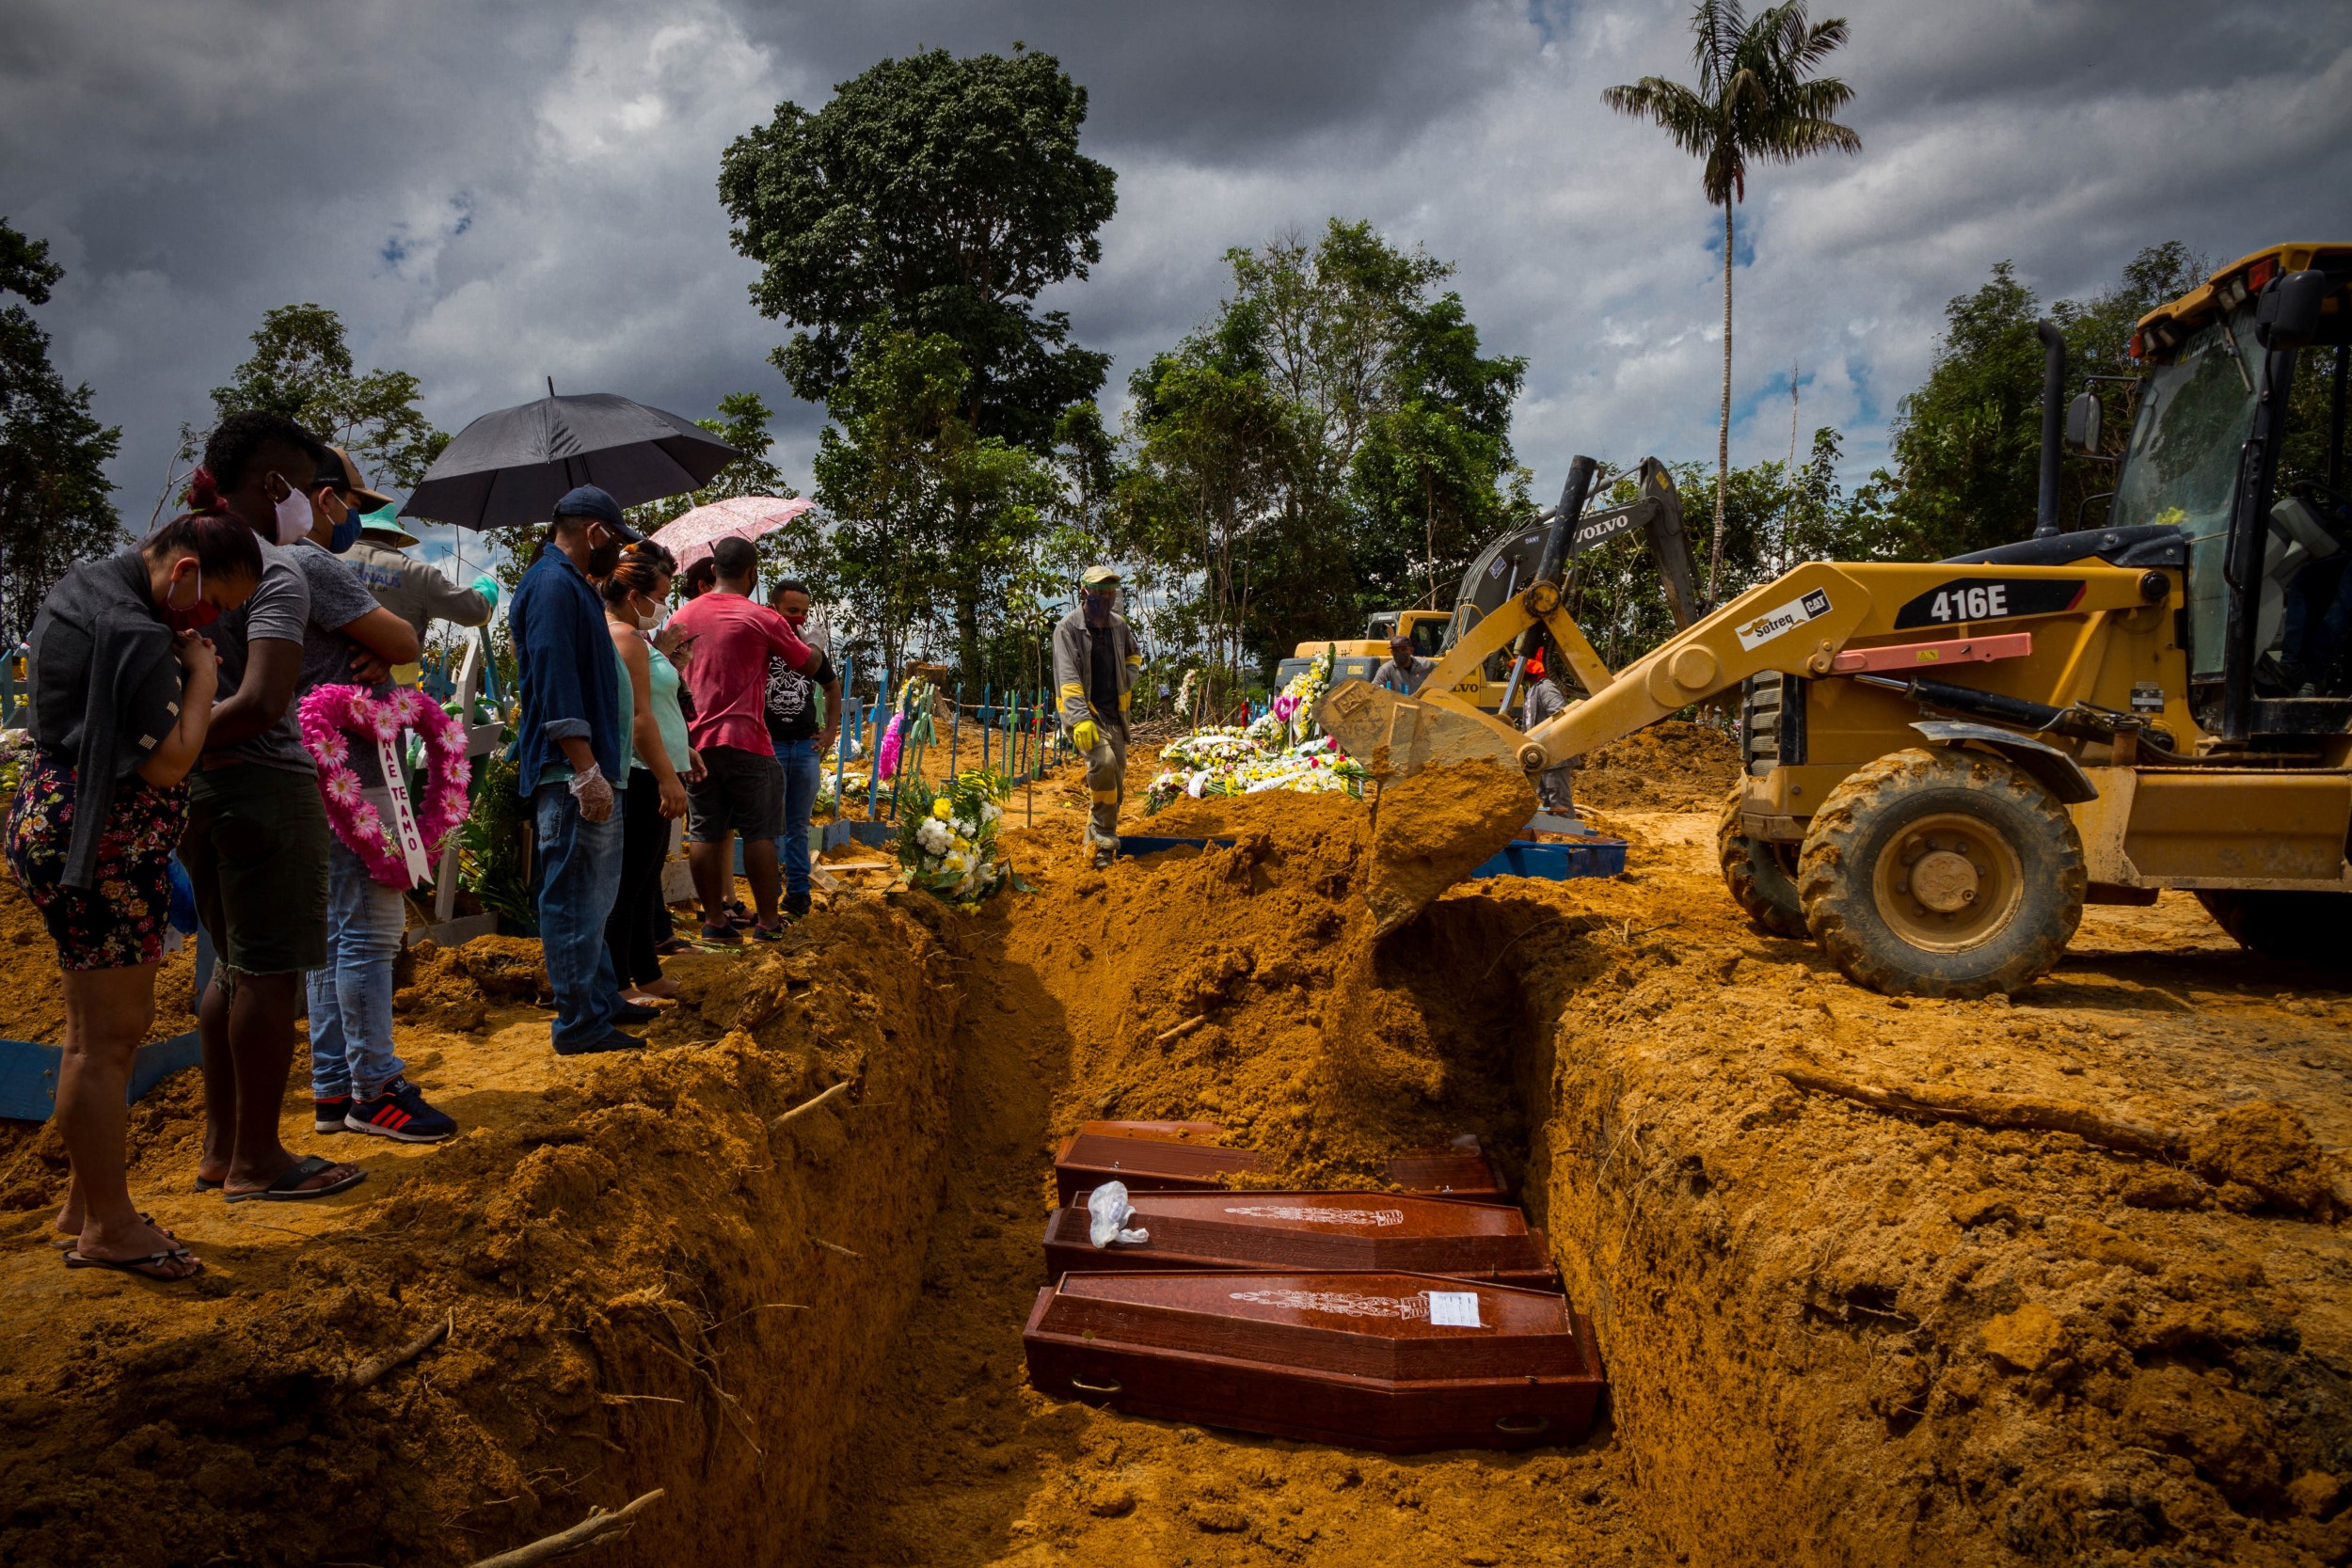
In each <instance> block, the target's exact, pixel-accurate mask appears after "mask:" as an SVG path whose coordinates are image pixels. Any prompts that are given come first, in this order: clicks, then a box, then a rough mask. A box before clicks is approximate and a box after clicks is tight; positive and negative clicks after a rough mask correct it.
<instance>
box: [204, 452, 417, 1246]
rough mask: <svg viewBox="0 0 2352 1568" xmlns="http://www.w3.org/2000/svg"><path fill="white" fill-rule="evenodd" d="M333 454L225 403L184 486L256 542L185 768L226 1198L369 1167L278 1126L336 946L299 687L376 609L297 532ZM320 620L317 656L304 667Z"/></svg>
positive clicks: (274, 1192)
mask: <svg viewBox="0 0 2352 1568" xmlns="http://www.w3.org/2000/svg"><path fill="white" fill-rule="evenodd" d="M328 461H329V458H328V454H327V451H326V447H325V445H324V444H322V443H321V442H320V441H319V439H318V437H317V436H313V435H311V434H310V432H309V431H307V430H305V429H303V428H302V426H300V425H298V424H296V423H295V422H294V420H289V419H287V418H285V417H284V416H283V415H279V414H270V413H263V412H260V411H246V412H241V413H236V414H231V415H230V416H229V417H227V418H226V419H224V420H221V421H220V423H219V424H218V425H217V426H215V429H214V431H213V434H212V436H211V437H210V438H209V439H208V440H207V441H206V442H205V447H204V466H203V467H202V468H201V469H200V470H199V472H198V474H197V476H196V478H195V481H194V483H193V484H192V489H191V499H192V504H194V505H196V506H197V507H199V509H212V510H219V511H225V512H227V513H229V514H230V515H234V516H236V517H238V518H240V519H242V520H243V521H244V522H245V523H246V526H248V527H250V528H251V529H252V530H253V531H254V532H256V533H258V534H260V535H261V536H262V540H263V545H262V558H263V566H262V581H261V585H260V586H259V587H258V588H256V589H255V590H254V593H253V596H252V597H251V598H249V599H247V600H246V602H245V604H243V605H242V606H240V607H239V608H238V609H237V610H233V611H231V612H230V613H229V614H226V615H223V616H222V617H221V618H220V620H219V621H218V622H217V623H215V629H214V632H213V640H214V644H215V647H216V648H218V649H219V651H220V689H221V690H222V691H223V692H224V693H226V695H225V696H224V697H223V698H222V700H221V701H220V702H219V704H218V705H216V706H215V708H214V710H213V723H212V728H211V730H210V731H209V732H208V733H207V735H206V736H205V752H204V756H203V760H202V762H201V763H200V764H199V768H198V770H197V771H196V772H195V773H194V774H193V775H192V776H191V777H190V779H189V785H188V794H189V800H188V823H187V830H186V832H185V833H184V835H183V838H182V840H181V847H180V858H181V860H182V861H183V863H185V865H186V866H187V870H188V878H189V880H190V881H191V882H192V883H193V884H194V885H195V890H196V903H197V912H198V915H199V918H200V919H201V920H202V921H203V923H204V926H205V928H206V930H207V932H208V933H209V934H210V936H211V938H212V942H213V948H214V952H215V956H216V958H217V960H218V961H217V962H216V963H215V967H214V971H213V976H212V980H211V983H210V984H209V985H208V986H207V987H206V988H205V991H204V995H203V998H202V1001H201V1003H200V1004H199V1009H198V1017H199V1035H200V1037H201V1039H202V1042H203V1052H204V1109H205V1131H204V1146H203V1151H202V1153H201V1155H200V1156H199V1161H198V1164H197V1180H198V1184H199V1186H202V1187H205V1188H207V1189H225V1193H226V1196H228V1197H229V1199H230V1201H231V1202H239V1201H243V1200H245V1199H247V1198H263V1199H267V1200H270V1201H273V1202H285V1201H290V1200H294V1199H303V1198H313V1197H322V1196H326V1195H327V1194H329V1193H336V1192H341V1191H342V1190H343V1189H344V1188H346V1187H349V1186H351V1185H352V1184H353V1183H354V1182H357V1181H358V1180H360V1179H361V1177H362V1176H363V1175H364V1174H365V1173H364V1172H362V1171H361V1170H359V1168H358V1166H356V1165H347V1164H340V1165H339V1164H332V1163H330V1162H328V1161H326V1160H325V1159H322V1158H320V1157H318V1156H316V1155H312V1156H309V1157H298V1156H296V1155H295V1154H294V1153H293V1152H291V1151H290V1150H288V1149H287V1148H286V1147H285V1145H284V1144H283V1143H282V1142H280V1140H279V1138H278V1114H279V1110H280V1108H281V1106H282V1103H283V1101H284V1099H285V1090H286V1073H287V1069H288V1068H289V1066H290V1065H291V1062H292V1059H293V1055H294V1012H295V1007H296V1003H297V1000H298V998H299V996H300V989H301V979H302V975H303V974H304V972H305V971H308V970H312V969H317V968H319V967H321V966H322V965H324V964H325V963H326V905H327V885H328V864H329V858H330V851H329V845H330V844H331V842H332V837H331V834H330V833H329V832H328V830H327V826H326V809H325V807H324V805H323V804H322V802H321V800H320V798H319V790H318V772H317V768H316V765H315V764H314V763H313V762H312V761H311V759H310V752H308V751H306V750H305V749H304V747H303V745H302V738H301V735H300V732H299V729H298V727H297V721H296V717H295V702H296V699H297V697H298V696H299V694H300V691H301V689H302V684H303V681H304V679H305V677H306V675H308V676H309V677H310V679H311V680H312V681H313V682H315V681H316V680H317V679H319V678H323V675H328V674H331V675H333V676H335V677H336V678H341V679H349V678H351V677H350V674H349V673H348V666H349V662H350V660H351V659H352V658H353V657H355V655H354V650H353V646H352V644H351V643H350V642H349V641H343V640H342V638H341V637H340V636H335V634H337V633H340V632H341V631H342V630H343V629H344V628H346V627H353V626H356V625H357V624H358V623H359V622H362V621H365V620H366V619H367V618H368V617H369V616H372V615H374V614H377V613H378V610H377V607H376V605H375V601H374V600H373V599H372V598H369V597H368V595H367V594H366V591H365V590H364V589H361V588H359V586H358V579H357V578H354V577H353V576H352V575H351V573H350V571H349V569H348V568H346V567H345V566H344V565H343V564H342V562H339V561H337V560H335V559H334V557H332V556H330V555H328V554H327V553H326V551H325V550H324V549H321V548H314V547H312V546H310V545H309V544H307V543H305V541H306V540H308V539H310V538H311V537H312V536H313V535H317V536H321V537H326V538H330V539H331V537H332V532H333V530H332V526H331V521H330V522H327V523H326V526H324V527H323V526H322V522H323V519H322V515H321V510H320V508H321V507H323V506H324V505H325V504H326V503H325V502H324V501H323V500H322V501H321V502H319V503H316V504H314V503H313V500H312V499H311V498H312V495H313V494H318V493H321V492H323V491H326V490H329V489H331V488H332V486H331V483H330V484H328V485H320V484H318V483H316V478H317V475H318V472H319V470H320V468H321V467H325V466H326V464H327V463H328ZM385 619H386V620H388V621H390V620H391V618H390V617H389V616H387V617H385ZM366 629H367V630H368V631H369V632H370V634H371V635H379V636H383V637H385V638H386V639H387V640H386V641H385V642H384V644H383V648H382V650H381V651H374V650H371V651H370V652H369V653H368V655H367V656H366V657H368V658H370V659H371V660H381V659H382V658H383V657H385V655H386V654H389V653H397V652H399V651H400V650H401V649H402V648H403V647H404V646H409V645H412V644H410V643H408V642H407V641H406V639H407V628H406V627H405V626H401V625H400V624H399V623H398V622H397V621H391V625H390V626H389V627H385V626H381V625H380V624H375V623H371V624H370V626H368V627H367V628H366ZM391 632H397V633H398V638H397V639H391V638H390V637H389V634H390V633H391ZM314 635H316V636H317V637H319V638H320V640H321V642H320V646H321V649H322V652H321V655H320V657H321V662H320V663H319V664H318V665H317V666H315V667H310V666H309V662H308V661H309V656H310V645H311V640H312V638H313V636H314ZM330 636H334V638H335V641H334V648H333V652H332V654H331V656H330V655H328V654H327V653H326V652H325V648H326V642H325V640H326V638H328V637H330ZM329 657H331V659H332V661H333V662H332V663H331V664H329V663H328V662H326V661H327V660H328V658H329Z"/></svg>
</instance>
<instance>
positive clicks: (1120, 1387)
mask: <svg viewBox="0 0 2352 1568" xmlns="http://www.w3.org/2000/svg"><path fill="white" fill-rule="evenodd" d="M1021 1340H1022V1348H1023V1350H1024V1352H1025V1354H1026V1356H1027V1359H1028V1369H1029V1382H1030V1384H1031V1386H1034V1387H1036V1388H1037V1389H1038V1390H1039V1391H1040V1392H1041V1393H1044V1394H1047V1395H1050V1396H1052V1397H1055V1398H1057V1399H1075V1400H1083V1401H1085V1402H1088V1403H1090V1404H1105V1405H1108V1406H1110V1407H1111V1408H1112V1409H1115V1410H1118V1411H1120V1412H1123V1413H1124V1414H1127V1415H1131V1416H1151V1417H1157V1418H1161V1419H1164V1420H1175V1421H1197V1422H1200V1423H1201V1424H1203V1425H1207V1426H1220V1427H1232V1428H1237V1429H1239V1430H1241V1431H1244V1432H1262V1433H1268V1434H1270V1435H1272V1436H1276V1437H1293V1438H1298V1439H1301V1440H1303V1441H1307V1442H1317V1443H1333V1444H1338V1445H1342V1446H1343V1447H1350V1448H1363V1449H1378V1450H1380V1451H1382V1452H1386V1453H1421V1452H1426V1451H1428V1450H1430V1449H1524V1448H1533V1447H1536V1446H1539V1445H1544V1444H1555V1443H1576V1442H1581V1440H1582V1439H1583V1437H1584V1436H1585V1434H1586V1433H1588V1432H1589V1431H1590V1430H1591V1428H1592V1424H1593V1418H1594V1416H1595V1413H1596V1412H1597V1409H1598V1406H1599V1401H1600V1394H1601V1390H1602V1388H1603V1387H1604V1386H1605V1383H1604V1380H1603V1379H1602V1376H1601V1370H1600V1360H1599V1356H1598V1355H1597V1353H1596V1351H1595V1349H1594V1346H1593V1338H1592V1328H1591V1325H1590V1323H1587V1322H1586V1320H1584V1319H1583V1318H1581V1317H1579V1316H1578V1315H1577V1314H1576V1313H1575V1312H1573V1311H1571V1310H1570V1309H1569V1307H1568V1303H1567V1301H1566V1298H1565V1297H1563V1296H1560V1295H1556V1294H1553V1293H1551V1292H1549V1291H1524V1290H1519V1289H1517V1288H1515V1287H1512V1286H1508V1285H1494V1284H1488V1283H1486V1282H1484V1281H1474V1280H1464V1279H1455V1278H1451V1277H1448V1276H1446V1275H1426V1274H1396V1273H1378V1274H1324V1273H1308V1272H1282V1273H1230V1274H1229V1273H1217V1272H1206V1271H1186V1272H1183V1273H1173V1274H1070V1275H1063V1276H1062V1278H1061V1281H1060V1282H1059V1283H1058V1284H1057V1285H1049V1286H1047V1287H1046V1288H1045V1289H1044V1290H1042V1291H1039V1292H1038V1297H1037V1306H1036V1307H1035V1308H1034V1309H1033V1310H1032V1311H1031V1312H1030V1314H1029V1322H1028V1324H1027V1326H1026V1327H1025V1329H1024V1330H1023V1332H1022V1336H1021Z"/></svg>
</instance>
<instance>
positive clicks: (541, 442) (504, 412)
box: [400, 392, 743, 529]
mask: <svg viewBox="0 0 2352 1568" xmlns="http://www.w3.org/2000/svg"><path fill="white" fill-rule="evenodd" d="M742 455H743V454H742V453H741V452H739V451H736V450H735V449H734V448H733V447H731V446H728V445H727V444H726V443H725V442H724V441H722V440H720V439H719V438H718V437H717V436H713V435H711V434H710V432H708V431H707V430H705V429H703V428H702V427H701V426H700V425H698V424H696V423H694V422H693V421H692V420H681V419H679V418H678V417H677V416H676V415H675V414H671V413H665V412H664V411H662V410H661V409H659V408H648V407H646V406H645V405H644V404H642V403H631V402H630V401H629V400H628V399H627V398H625V397H618V396H615V395H614V394H612V393H611V392H587V393H582V394H581V395H580V396H578V397H569V396H566V397H556V396H554V395H552V394H550V395H548V396H547V397H544V398H541V399H540V400H539V401H538V402H536V403H526V404H519V405H518V406H516V407H514V408H501V409H500V410H499V411H498V412H497V413H495V414H485V415H483V416H482V418H480V419H478V420H474V421H473V423H471V424H469V425H468V426H467V427H466V428H465V429H463V430H461V431H459V432H458V433H457V436H456V439H454V440H453V441H451V442H450V444H449V446H448V447H447V448H446V449H444V450H443V451H442V452H441V455H440V456H439V457H437V458H435V459H434V461H433V466H432V467H430V468H427V469H426V470H425V472H424V480H423V482H422V483H420V484H419V485H418V486H417V490H416V494H414V495H412V496H410V497H409V498H408V504H407V505H405V506H404V507H402V508H401V509H400V515H402V516H404V517H422V518H424V519H425V520H426V521H428V522H436V523H454V524H456V525H457V526H458V527H460V528H473V529H485V528H507V527H511V526H514V525H516V524H528V523H543V522H545V521H547V519H548V514H549V513H550V512H552V511H554V510H555V503H556V502H557V501H558V500H560V499H562V498H563V496H564V492H565V491H566V490H569V489H571V488H573V487H574V486H576V485H580V484H596V485H601V486H602V487H603V488H604V489H606V490H608V491H610V492H612V499H614V500H617V501H619V502H620V503H621V504H622V505H623V506H635V505H637V504H639V503H640V502H642V501H650V500H660V499H661V498H662V497H664V496H680V495H684V494H685V493H686V492H687V491H689V490H697V489H700V488H701V487H702V486H703V485H705V484H707V483H710V478H711V476H712V475H713V474H715V473H717V472H718V471H719V470H720V469H721V468H723V467H726V466H727V465H728V464H730V463H732V462H734V461H735V460H736V459H737V458H739V457H740V456H742Z"/></svg>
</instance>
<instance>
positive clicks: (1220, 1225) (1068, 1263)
mask: <svg viewBox="0 0 2352 1568" xmlns="http://www.w3.org/2000/svg"><path fill="white" fill-rule="evenodd" d="M1130 1201H1131V1202H1132V1204H1133V1206H1134V1208H1135V1211H1136V1214H1135V1218H1133V1219H1132V1220H1130V1221H1129V1222H1128V1224H1129V1226H1130V1227H1142V1228H1144V1229H1146V1230H1148V1231H1150V1233H1151V1237H1152V1239H1151V1240H1150V1241H1149V1242H1145V1243H1139V1244H1136V1245H1124V1244H1121V1243H1112V1244H1111V1245H1109V1246H1107V1247H1100V1248H1098V1247H1096V1246H1095V1245H1094V1244H1093V1243H1092V1242H1091V1241H1090V1240H1089V1237H1088V1235H1087V1220H1088V1215H1087V1212H1086V1209H1085V1207H1084V1205H1085V1202H1086V1198H1085V1195H1083V1194H1080V1195H1078V1196H1077V1197H1076V1199H1075V1201H1074V1202H1073V1205H1072V1206H1071V1207H1069V1208H1066V1209H1057V1210H1056V1211H1055V1212H1054V1213H1053V1216H1052V1217H1051V1218H1050V1219H1048V1220H1047V1221H1046V1222H1045V1263H1046V1275H1047V1277H1048V1278H1053V1277H1057V1276H1058V1275H1061V1274H1062V1273H1064V1272H1065V1271H1069V1270H1076V1271H1079V1272H1082V1273H1097V1272H1118V1273H1132V1272H1136V1271H1162V1270H1168V1269H1245V1270H1262V1269H1267V1268H1283V1269H1314V1270H1339V1269H1346V1270H1373V1271H1377V1270H1384V1269H1385V1270H1401V1271H1405V1272H1409V1273H1419V1274H1441V1275H1454V1276H1457V1277H1475V1278H1482V1279H1497V1280H1500V1281H1502V1283H1505V1284H1511V1285H1520V1286H1525V1287H1528V1288H1531V1289H1536V1290H1543V1289H1549V1287H1550V1286H1551V1283H1552V1271H1551V1259H1550V1255H1549V1251H1548V1250H1547V1249H1546V1247H1545V1245H1544V1236H1543V1232H1542V1231H1540V1230H1536V1229H1534V1228H1533V1227H1530V1226H1529V1225H1528V1223H1527V1216H1526V1215H1525V1214H1523V1213H1521V1212H1519V1211H1518V1210H1517V1209H1515V1208H1509V1207H1506V1206H1503V1205H1500V1204H1484V1203H1462V1202H1454V1201H1449V1200H1446V1199H1441V1198H1432V1197H1420V1196H1405V1195H1398V1194H1392V1193H1340V1192H1218V1193H1140V1194H1137V1195H1136V1196H1134V1197H1133V1198H1132V1199H1131V1200H1130Z"/></svg>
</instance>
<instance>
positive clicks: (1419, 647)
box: [1413, 617, 1450, 658]
mask: <svg viewBox="0 0 2352 1568" xmlns="http://www.w3.org/2000/svg"><path fill="white" fill-rule="evenodd" d="M1448 625H1450V623H1449V622H1446V621H1441V620H1437V619H1434V618H1430V617H1424V618H1422V620H1419V621H1416V622H1414V623H1413V657H1415V658H1436V657H1438V655H1439V654H1442V653H1443V652H1445V629H1446V627H1447V626H1448Z"/></svg>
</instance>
